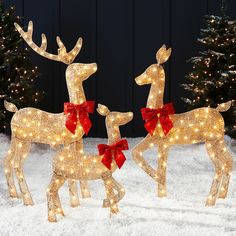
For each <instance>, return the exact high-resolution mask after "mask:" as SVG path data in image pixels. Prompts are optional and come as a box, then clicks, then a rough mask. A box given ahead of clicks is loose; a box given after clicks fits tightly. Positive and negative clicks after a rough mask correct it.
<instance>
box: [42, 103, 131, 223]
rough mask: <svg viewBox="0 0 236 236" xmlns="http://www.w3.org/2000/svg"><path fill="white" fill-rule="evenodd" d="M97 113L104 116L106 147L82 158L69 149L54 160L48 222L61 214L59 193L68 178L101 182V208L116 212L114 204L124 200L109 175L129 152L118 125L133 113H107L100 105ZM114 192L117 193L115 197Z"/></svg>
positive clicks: (59, 153)
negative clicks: (106, 136) (102, 190)
mask: <svg viewBox="0 0 236 236" xmlns="http://www.w3.org/2000/svg"><path fill="white" fill-rule="evenodd" d="M97 111H98V112H99V113H100V115H102V116H105V117H106V120H105V122H106V129H107V135H108V145H106V144H99V145H98V149H99V155H91V154H88V155H87V154H86V155H83V158H78V157H77V155H78V152H75V151H73V150H70V149H69V148H68V147H65V148H64V149H63V150H61V151H59V152H58V153H57V154H56V156H55V157H54V160H53V176H52V180H51V183H50V184H49V187H48V190H47V198H48V220H49V221H51V222H55V221H56V220H57V219H56V214H62V215H64V213H63V210H62V208H61V203H60V199H59V195H58V191H59V189H60V188H61V186H62V185H63V184H64V182H65V181H66V180H67V179H68V178H69V179H77V180H84V181H87V180H96V179H102V180H103V182H104V185H105V189H106V196H107V199H105V200H104V202H103V206H104V207H110V212H111V213H117V212H118V207H117V203H118V202H119V201H120V200H121V199H122V198H123V197H124V194H125V190H124V188H123V187H122V186H121V185H120V184H119V183H117V181H116V180H115V179H114V178H113V177H112V173H113V172H114V171H115V170H116V169H117V167H119V168H121V166H122V165H123V163H124V161H125V156H124V154H123V153H122V150H127V149H128V143H127V141H126V139H121V135H120V130H119V126H122V125H125V124H127V123H128V122H130V121H131V120H132V118H133V113H132V112H124V113H123V112H110V111H109V109H108V108H107V107H106V106H104V105H100V104H99V105H98V109H97ZM80 155H81V154H80ZM81 159H82V161H81ZM114 190H116V191H117V194H115V192H114Z"/></svg>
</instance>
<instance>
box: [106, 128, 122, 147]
mask: <svg viewBox="0 0 236 236" xmlns="http://www.w3.org/2000/svg"><path fill="white" fill-rule="evenodd" d="M106 128H107V136H108V144H109V145H111V144H113V143H116V142H118V141H119V140H120V139H121V135H120V129H119V126H118V125H113V124H112V125H108V124H106Z"/></svg>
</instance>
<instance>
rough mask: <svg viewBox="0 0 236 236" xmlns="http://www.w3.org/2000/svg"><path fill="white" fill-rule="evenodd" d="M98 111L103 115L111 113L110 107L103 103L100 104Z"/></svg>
mask: <svg viewBox="0 0 236 236" xmlns="http://www.w3.org/2000/svg"><path fill="white" fill-rule="evenodd" d="M97 112H98V113H99V114H100V115H101V116H107V115H108V114H109V113H110V111H109V109H108V108H107V107H106V106H105V105H102V104H98V108H97Z"/></svg>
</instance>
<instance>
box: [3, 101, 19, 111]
mask: <svg viewBox="0 0 236 236" xmlns="http://www.w3.org/2000/svg"><path fill="white" fill-rule="evenodd" d="M4 106H5V108H6V110H7V111H10V112H17V111H18V108H17V107H16V105H15V104H13V103H11V102H7V101H6V100H5V101H4Z"/></svg>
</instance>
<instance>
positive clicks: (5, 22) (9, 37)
mask: <svg viewBox="0 0 236 236" xmlns="http://www.w3.org/2000/svg"><path fill="white" fill-rule="evenodd" d="M14 22H18V23H20V18H19V17H18V16H17V17H16V16H15V8H14V7H11V8H10V9H9V10H5V9H4V6H3V3H2V1H0V132H5V131H6V130H9V124H10V120H11V117H12V114H11V113H10V112H8V111H6V109H5V107H4V100H7V101H9V102H12V103H14V104H15V105H16V106H17V107H18V108H21V107H25V106H30V105H32V104H35V103H38V102H39V101H40V100H41V98H42V95H43V93H42V92H40V91H36V90H35V89H34V80H35V78H37V77H38V76H39V73H38V68H37V67H36V66H33V64H32V63H31V62H30V59H29V56H30V55H29V51H28V49H27V48H25V47H24V45H23V40H22V38H21V37H20V35H19V33H18V32H17V31H16V30H15V26H14Z"/></svg>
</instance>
